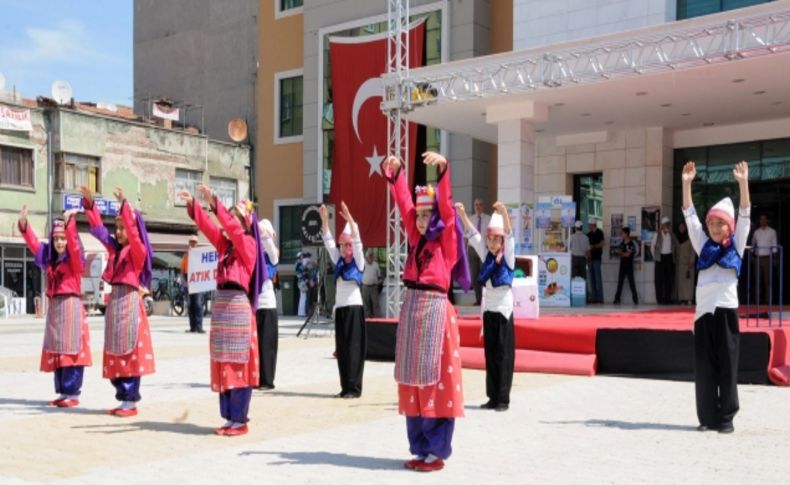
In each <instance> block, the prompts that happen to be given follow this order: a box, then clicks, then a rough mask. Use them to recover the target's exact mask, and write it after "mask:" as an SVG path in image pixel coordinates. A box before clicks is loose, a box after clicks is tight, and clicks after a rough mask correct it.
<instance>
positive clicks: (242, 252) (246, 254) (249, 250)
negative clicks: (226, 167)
mask: <svg viewBox="0 0 790 485" xmlns="http://www.w3.org/2000/svg"><path fill="white" fill-rule="evenodd" d="M214 208H215V211H216V215H217V220H218V221H219V223H220V225H221V226H222V228H223V229H225V232H226V233H227V234H228V237H229V238H230V240H231V241H232V242H233V248H234V249H235V250H236V251H238V254H239V258H240V259H241V261H242V262H243V263H244V265H245V266H247V268H248V269H249V271H250V273H252V271H253V270H254V269H255V258H256V253H257V251H256V248H255V239H253V238H252V237H250V236H249V235H247V233H246V232H244V226H242V225H241V223H240V222H239V220H238V219H236V217H235V216H233V215H232V214H231V213H230V212H228V209H226V208H225V206H224V205H223V204H222V201H220V200H219V199H217V196H216V195H215V196H214Z"/></svg>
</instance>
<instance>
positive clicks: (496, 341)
mask: <svg viewBox="0 0 790 485" xmlns="http://www.w3.org/2000/svg"><path fill="white" fill-rule="evenodd" d="M455 207H456V209H457V210H458V214H459V216H460V217H461V220H462V221H463V223H464V227H465V228H466V235H467V237H468V239H469V245H470V246H472V247H473V248H474V249H475V251H477V254H478V256H480V260H482V261H483V266H482V267H481V268H480V276H479V278H478V280H477V281H478V282H479V283H480V284H481V285H483V286H484V287H485V298H484V313H483V330H484V331H483V337H484V342H485V355H486V394H487V395H488V402H487V403H485V404H483V405H481V406H480V407H481V408H483V409H495V410H496V411H507V409H508V407H509V406H510V388H511V386H512V385H513V366H514V365H515V359H516V347H515V334H514V328H513V292H512V291H511V286H512V284H513V273H514V269H515V264H516V254H515V253H516V251H515V239H514V237H513V232H512V231H511V230H510V227H511V226H510V216H509V214H508V213H507V208H506V207H505V205H504V204H502V203H501V202H497V203H496V204H494V210H495V211H496V212H495V213H494V214H493V215H492V216H491V222H490V223H489V224H488V229H487V231H486V232H487V234H486V240H485V243H484V242H483V239H482V237H481V236H480V233H479V232H477V229H475V227H474V226H473V225H472V221H470V220H469V217H467V215H466V211H465V210H464V205H463V204H461V203H457V204H455Z"/></svg>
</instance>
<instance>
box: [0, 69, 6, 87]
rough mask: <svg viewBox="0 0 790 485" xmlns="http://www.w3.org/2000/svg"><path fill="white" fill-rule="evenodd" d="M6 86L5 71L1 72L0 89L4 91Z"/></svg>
mask: <svg viewBox="0 0 790 485" xmlns="http://www.w3.org/2000/svg"><path fill="white" fill-rule="evenodd" d="M4 87H5V76H3V73H2V72H0V91H2V90H3V88H4Z"/></svg>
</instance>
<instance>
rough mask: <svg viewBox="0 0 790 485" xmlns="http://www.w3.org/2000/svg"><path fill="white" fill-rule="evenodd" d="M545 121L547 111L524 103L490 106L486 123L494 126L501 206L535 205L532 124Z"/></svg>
mask: <svg viewBox="0 0 790 485" xmlns="http://www.w3.org/2000/svg"><path fill="white" fill-rule="evenodd" d="M546 119H548V107H547V106H545V105H543V104H540V103H535V102H534V101H525V102H521V103H509V104H501V105H494V106H490V107H488V109H487V110H486V121H487V122H488V123H496V125H497V144H498V150H499V153H498V156H497V179H498V189H497V198H498V199H499V200H500V201H501V202H503V203H505V204H519V205H520V204H523V203H527V204H534V203H535V126H534V123H535V122H541V121H546Z"/></svg>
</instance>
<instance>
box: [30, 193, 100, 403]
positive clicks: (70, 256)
mask: <svg viewBox="0 0 790 485" xmlns="http://www.w3.org/2000/svg"><path fill="white" fill-rule="evenodd" d="M76 212H77V211H76V210H71V211H67V212H65V213H64V214H63V219H55V220H54V221H52V228H51V229H50V231H49V242H46V243H43V244H42V243H40V242H39V241H38V237H37V236H36V233H35V231H34V230H33V227H31V226H30V225H29V224H28V223H27V206H26V205H23V206H22V210H21V211H20V212H19V223H18V226H19V231H20V232H21V233H22V237H24V238H25V242H26V243H27V247H28V248H30V252H32V253H33V254H34V255H35V257H36V259H35V262H36V265H37V266H38V267H39V268H41V269H42V270H43V271H46V274H47V279H46V281H47V290H46V294H47V325H46V327H45V329H44V348H43V350H42V351H41V371H42V372H54V373H55V392H56V393H58V394H60V396H59V397H58V398H57V399H55V400H54V401H51V402H50V403H49V404H50V405H51V406H58V407H61V408H71V407H74V406H77V405H79V403H80V400H79V396H80V389H81V388H82V375H83V371H84V370H85V366H90V365H91V364H92V363H93V362H92V358H91V348H90V333H89V330H88V321H87V320H86V319H85V310H84V309H83V307H82V301H81V300H80V293H81V292H82V290H81V285H82V271H83V270H84V268H85V255H84V254H83V250H82V245H81V244H80V239H79V236H78V235H77V222H76V218H75V216H74V214H75V213H76Z"/></svg>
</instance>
